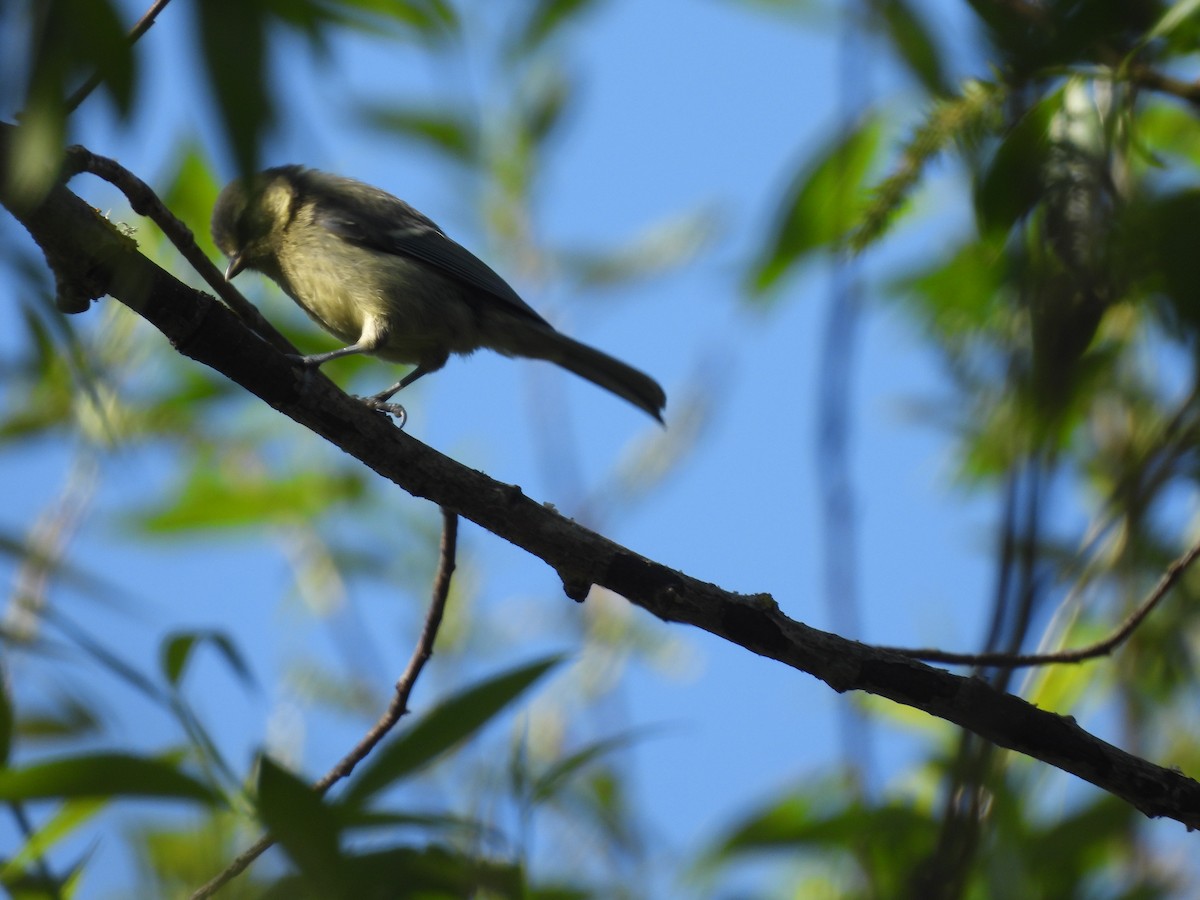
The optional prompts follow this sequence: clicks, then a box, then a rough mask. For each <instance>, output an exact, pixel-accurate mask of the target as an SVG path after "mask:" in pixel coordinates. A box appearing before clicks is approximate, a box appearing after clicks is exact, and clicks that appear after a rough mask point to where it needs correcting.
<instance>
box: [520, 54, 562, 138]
mask: <svg viewBox="0 0 1200 900" xmlns="http://www.w3.org/2000/svg"><path fill="white" fill-rule="evenodd" d="M530 81H531V83H530V84H527V86H526V90H525V91H523V92H522V93H523V94H524V96H523V97H522V103H521V118H522V119H523V122H524V129H525V133H526V134H528V135H529V136H530V138H532V139H533V142H534V144H541V143H543V142H545V140H546V139H547V138H548V137H550V135H551V134H553V133H554V130H555V128H556V127H557V126H558V123H559V122H560V121H562V114H563V111H564V110H565V109H566V108H567V105H568V103H569V101H570V100H571V97H572V96H573V93H574V89H573V87H572V85H571V83H570V80H569V79H568V77H567V74H566V73H565V72H564V71H562V70H561V69H559V68H554V69H551V70H549V71H544V72H539V73H538V77H535V78H532V79H530Z"/></svg>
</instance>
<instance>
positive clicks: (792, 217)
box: [749, 118, 881, 300]
mask: <svg viewBox="0 0 1200 900" xmlns="http://www.w3.org/2000/svg"><path fill="white" fill-rule="evenodd" d="M880 134H881V128H880V123H879V120H878V119H874V118H872V119H867V120H866V121H864V122H863V123H862V124H861V125H860V126H859V127H858V128H857V129H855V130H854V131H852V132H850V133H849V134H846V135H839V137H838V139H837V140H836V141H834V142H833V143H831V144H829V145H827V146H826V147H825V148H824V149H823V150H822V151H821V152H820V153H818V154H817V156H816V157H815V158H814V159H813V160H811V161H809V162H808V163H807V164H806V165H805V166H804V167H803V168H802V169H801V170H800V172H799V173H798V174H797V176H796V177H795V179H794V180H793V183H792V186H791V188H789V189H788V192H787V196H786V198H785V199H784V201H783V203H782V204H781V205H780V211H779V214H778V224H776V226H775V227H774V229H773V232H774V233H773V235H772V237H771V238H770V239H769V240H768V245H769V246H768V248H767V249H766V251H765V252H764V253H763V255H762V258H761V259H760V260H759V261H758V262H757V263H755V265H754V266H753V268H752V270H751V272H750V285H749V287H750V290H751V291H752V293H753V294H754V295H757V296H756V299H759V300H762V299H764V298H763V297H762V295H763V294H764V292H766V291H767V290H768V289H769V288H772V287H775V286H776V285H777V284H778V282H779V280H780V278H782V277H783V276H784V274H786V273H787V272H788V270H790V269H791V268H792V267H793V266H795V265H796V264H798V263H799V262H801V261H802V260H803V259H804V258H805V257H806V256H808V254H810V253H812V252H814V251H816V250H820V249H824V248H828V247H830V246H836V245H838V244H839V243H840V242H842V241H843V240H844V239H845V238H846V237H847V235H848V233H849V231H850V228H851V227H852V226H853V225H854V224H855V222H856V221H857V220H858V218H859V216H860V214H861V212H862V210H863V209H864V208H865V203H866V199H867V195H866V190H865V187H866V178H867V176H868V174H869V172H870V170H871V167H872V164H873V163H874V162H875V158H876V155H877V153H878V150H879V139H880Z"/></svg>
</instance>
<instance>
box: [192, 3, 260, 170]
mask: <svg viewBox="0 0 1200 900" xmlns="http://www.w3.org/2000/svg"><path fill="white" fill-rule="evenodd" d="M193 8H194V9H195V10H196V15H198V16H199V17H200V22H199V25H200V28H199V30H200V38H201V50H202V52H203V60H204V69H205V71H206V73H207V74H208V83H209V87H210V88H211V90H212V94H213V98H214V100H215V101H216V106H217V114H218V117H219V118H220V120H221V123H222V125H223V126H224V128H225V134H224V137H225V140H226V142H227V143H228V144H229V147H230V149H231V150H232V152H233V157H234V160H235V161H236V162H237V166H238V174H239V175H243V176H248V175H251V174H253V173H254V172H255V171H256V170H257V169H258V167H259V166H258V159H259V144H260V143H261V141H262V137H263V134H264V133H265V132H266V130H267V128H268V126H270V124H271V122H272V121H273V119H274V115H275V108H274V104H273V103H272V101H271V97H270V95H269V93H268V91H267V70H266V31H267V23H266V21H265V16H266V13H265V10H264V7H263V6H262V5H260V4H258V3H247V2H245V0H204V2H203V3H196V4H193Z"/></svg>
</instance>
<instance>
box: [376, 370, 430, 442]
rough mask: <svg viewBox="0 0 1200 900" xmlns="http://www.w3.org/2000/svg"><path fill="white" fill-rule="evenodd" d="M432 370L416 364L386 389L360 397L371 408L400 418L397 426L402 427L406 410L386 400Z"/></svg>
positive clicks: (406, 416) (405, 417) (406, 415)
mask: <svg viewBox="0 0 1200 900" xmlns="http://www.w3.org/2000/svg"><path fill="white" fill-rule="evenodd" d="M432 371H433V369H427V368H425V367H424V366H417V367H416V368H415V369H413V370H412V371H411V372H409V373H408V374H407V375H405V376H404V377H403V378H401V379H400V380H399V381H397V382H396V383H395V384H393V385H392V386H391V387H390V388H388V389H387V390H386V391H380V392H379V393H378V394H373V395H371V396H370V397H362V398H361V399H362V401H363V403H365V404H366V405H367V406H368V407H370V408H371V409H377V410H379V411H380V412H385V413H388V414H389V415H393V416H395V417H396V418H398V419H399V420H400V425H399V427H400V428H403V427H404V425H405V423H406V422H407V421H408V412H407V411H406V410H405V409H404V407H403V406H401V405H400V404H399V403H388V400H390V399H391V398H392V396H393V395H394V394H396V393H398V392H399V391H400V390H402V389H403V388H406V387H408V386H409V385H410V384H412V383H413V382H414V381H416V380H417V379H418V378H420V377H421V376H422V375H428V374H429V373H430V372H432Z"/></svg>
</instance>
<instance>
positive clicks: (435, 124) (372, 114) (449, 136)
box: [360, 106, 479, 164]
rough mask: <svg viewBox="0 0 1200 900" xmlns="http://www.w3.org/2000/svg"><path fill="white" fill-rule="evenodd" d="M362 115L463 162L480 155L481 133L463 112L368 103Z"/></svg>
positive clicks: (376, 125) (474, 159) (377, 125)
mask: <svg viewBox="0 0 1200 900" xmlns="http://www.w3.org/2000/svg"><path fill="white" fill-rule="evenodd" d="M360 114H361V115H362V116H363V117H364V118H365V119H366V120H367V121H368V122H369V123H370V124H371V125H373V126H374V127H376V128H381V129H384V130H386V131H394V132H397V133H399V134H401V135H404V136H405V137H407V138H411V139H412V140H414V141H417V142H419V143H422V144H427V145H429V146H430V147H432V148H433V149H434V150H436V151H439V152H441V153H444V154H445V155H446V156H449V157H450V158H451V159H454V160H457V161H458V162H461V163H466V164H472V163H474V162H476V161H477V159H478V157H479V133H478V129H477V128H476V127H475V124H474V123H473V122H471V121H470V120H469V119H468V118H467V117H466V116H464V115H463V114H462V113H461V112H451V111H447V110H434V109H418V108H415V107H409V108H401V107H397V106H366V107H363V108H362V109H361V110H360Z"/></svg>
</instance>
